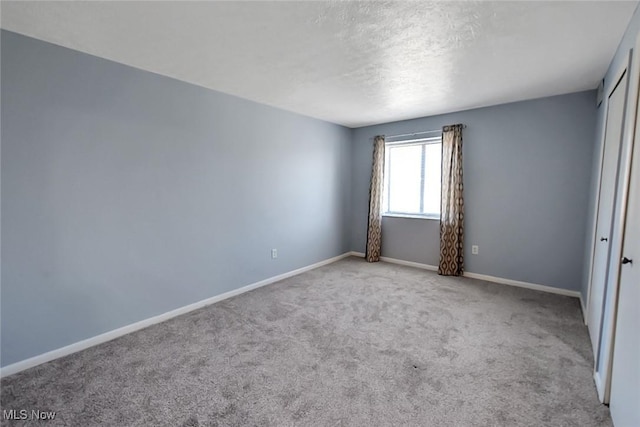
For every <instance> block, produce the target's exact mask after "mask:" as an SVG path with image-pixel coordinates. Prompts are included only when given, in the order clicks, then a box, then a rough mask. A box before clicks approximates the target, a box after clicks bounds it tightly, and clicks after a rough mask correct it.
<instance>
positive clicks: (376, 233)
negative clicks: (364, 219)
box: [365, 136, 384, 262]
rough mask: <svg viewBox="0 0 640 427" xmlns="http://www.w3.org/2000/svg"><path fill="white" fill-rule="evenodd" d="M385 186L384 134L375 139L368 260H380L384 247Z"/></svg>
mask: <svg viewBox="0 0 640 427" xmlns="http://www.w3.org/2000/svg"><path fill="white" fill-rule="evenodd" d="M383 186H384V136H376V137H375V138H374V140H373V165H372V168H371V185H370V187H369V223H368V226H367V249H366V253H365V259H366V260H367V261H368V262H377V261H380V251H381V249H382V191H383Z"/></svg>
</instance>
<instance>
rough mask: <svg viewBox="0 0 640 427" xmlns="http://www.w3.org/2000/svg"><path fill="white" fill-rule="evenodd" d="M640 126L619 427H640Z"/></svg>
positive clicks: (614, 381)
mask: <svg viewBox="0 0 640 427" xmlns="http://www.w3.org/2000/svg"><path fill="white" fill-rule="evenodd" d="M639 112H640V111H639ZM638 125H640V123H639V121H638V119H637V118H636V134H635V142H634V147H633V157H632V161H631V177H630V181H629V196H628V200H627V210H626V218H625V227H624V239H623V246H622V256H623V258H622V259H621V260H620V261H619V262H620V263H621V265H620V264H619V265H620V283H619V288H618V310H617V319H616V326H615V335H614V337H615V338H614V347H613V366H612V370H611V396H610V400H609V403H610V409H611V417H612V418H613V422H614V424H615V425H616V427H626V426H630V427H631V426H640V129H639V128H638Z"/></svg>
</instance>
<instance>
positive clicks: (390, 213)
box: [382, 135, 442, 221]
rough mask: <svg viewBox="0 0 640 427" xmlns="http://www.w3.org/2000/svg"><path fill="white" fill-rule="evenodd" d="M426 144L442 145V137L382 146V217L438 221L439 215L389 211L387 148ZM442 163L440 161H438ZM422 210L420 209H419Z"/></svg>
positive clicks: (421, 190) (423, 158)
mask: <svg viewBox="0 0 640 427" xmlns="http://www.w3.org/2000/svg"><path fill="white" fill-rule="evenodd" d="M428 144H439V145H442V135H438V136H433V137H429V138H418V139H409V140H400V141H388V142H385V144H384V149H385V150H384V157H385V158H384V160H385V162H384V195H383V204H382V216H388V217H398V218H416V219H430V220H438V221H439V220H440V213H415V212H394V211H389V210H388V207H389V199H390V191H391V188H390V185H389V179H390V173H389V171H390V168H391V164H390V161H389V150H388V149H387V148H390V147H397V146H409V145H421V146H425V145H428ZM424 161H425V157H424V149H423V154H422V162H423V165H422V168H421V170H422V176H421V179H420V204H421V205H422V204H423V197H424ZM440 161H442V159H441V160H440ZM421 210H422V208H421Z"/></svg>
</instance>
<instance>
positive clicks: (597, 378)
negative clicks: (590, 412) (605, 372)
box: [593, 371, 608, 403]
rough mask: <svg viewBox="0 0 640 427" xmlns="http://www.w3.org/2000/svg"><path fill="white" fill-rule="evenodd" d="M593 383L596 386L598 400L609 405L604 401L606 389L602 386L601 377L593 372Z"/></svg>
mask: <svg viewBox="0 0 640 427" xmlns="http://www.w3.org/2000/svg"><path fill="white" fill-rule="evenodd" d="M593 382H594V383H595V385H596V391H597V393H598V400H599V401H600V403H608V402H605V401H604V388H603V386H602V380H601V379H600V375H598V373H597V372H595V371H594V372H593Z"/></svg>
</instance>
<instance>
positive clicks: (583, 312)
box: [578, 293, 587, 325]
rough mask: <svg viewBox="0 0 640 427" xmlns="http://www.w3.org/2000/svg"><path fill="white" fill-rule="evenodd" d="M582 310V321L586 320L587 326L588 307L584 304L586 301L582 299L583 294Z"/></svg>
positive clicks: (581, 300)
mask: <svg viewBox="0 0 640 427" xmlns="http://www.w3.org/2000/svg"><path fill="white" fill-rule="evenodd" d="M578 298H580V308H581V311H582V320H584V324H585V325H586V324H587V306H586V305H585V304H584V300H583V299H582V293H580V296H579V297H578Z"/></svg>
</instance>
